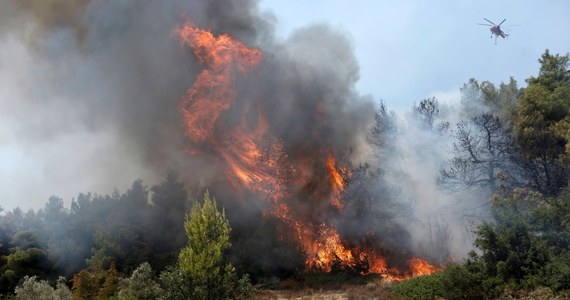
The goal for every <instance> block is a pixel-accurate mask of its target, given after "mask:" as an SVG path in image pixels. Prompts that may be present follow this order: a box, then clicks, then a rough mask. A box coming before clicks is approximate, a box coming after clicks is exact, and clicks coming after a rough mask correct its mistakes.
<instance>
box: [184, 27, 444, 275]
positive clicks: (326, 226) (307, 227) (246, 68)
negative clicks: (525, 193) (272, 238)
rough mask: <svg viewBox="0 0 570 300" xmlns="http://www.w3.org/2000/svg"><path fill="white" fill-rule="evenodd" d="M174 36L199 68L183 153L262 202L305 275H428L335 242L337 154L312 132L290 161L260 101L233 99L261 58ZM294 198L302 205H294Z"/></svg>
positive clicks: (340, 168)
mask: <svg viewBox="0 0 570 300" xmlns="http://www.w3.org/2000/svg"><path fill="white" fill-rule="evenodd" d="M176 34H177V37H178V39H179V40H180V42H181V43H182V44H183V45H186V46H188V47H190V48H191V49H192V50H193V54H194V55H195V57H196V58H197V59H198V61H199V62H200V63H201V64H202V66H203V70H202V71H201V72H200V73H199V74H198V76H197V78H196V81H195V82H194V84H193V85H192V86H191V87H190V89H189V90H188V92H187V94H186V95H185V97H183V99H182V101H181V104H180V110H181V115H182V117H183V121H184V129H185V134H186V136H187V137H188V138H189V139H190V140H191V142H192V143H191V146H190V147H191V149H190V152H191V153H192V154H194V155H204V156H207V157H208V158H209V159H212V160H214V161H216V162H217V163H221V165H222V166H223V168H224V172H225V174H226V177H227V180H228V181H229V182H230V183H231V185H232V186H233V188H234V189H235V190H236V191H242V190H247V191H249V192H252V193H254V194H256V195H257V196H258V197H260V198H262V199H264V200H266V201H267V203H268V204H269V206H268V207H269V208H268V209H267V211H266V213H268V214H272V215H274V216H276V217H277V218H279V219H281V220H282V221H283V222H284V223H285V224H287V225H288V226H289V227H290V229H291V230H288V232H287V233H286V234H285V236H284V238H285V239H288V240H290V241H292V242H294V243H298V244H299V245H300V246H301V247H302V249H303V250H304V251H305V253H306V255H307V260H306V267H307V269H312V270H323V271H330V270H331V268H332V266H333V264H334V263H339V262H340V264H342V265H344V266H347V267H353V266H355V265H356V264H357V263H359V262H365V263H366V264H367V265H368V266H369V271H368V273H382V274H384V275H386V276H388V277H389V278H393V279H398V278H405V277H406V276H411V275H419V274H429V273H431V272H434V271H435V267H433V266H431V265H430V264H429V263H427V262H426V261H423V260H421V259H417V258H411V259H410V262H409V266H408V267H407V268H406V270H398V269H394V268H389V267H388V265H389V258H387V257H384V256H383V255H381V254H380V253H381V252H380V251H378V250H377V249H374V248H372V247H366V248H365V247H362V246H355V244H354V243H353V244H351V243H349V242H348V241H346V240H344V239H343V237H342V236H341V234H339V231H338V229H337V228H336V224H335V222H334V221H331V220H329V218H327V214H330V213H335V214H340V213H342V212H343V210H344V208H345V203H344V201H343V192H344V191H345V189H346V188H347V185H348V180H349V179H350V176H351V172H350V169H349V167H348V166H349V164H348V163H346V162H343V161H340V160H339V157H342V156H336V154H337V153H336V152H337V151H340V150H338V149H334V147H332V146H331V145H330V144H329V143H327V142H322V141H324V140H325V139H324V138H321V137H320V136H318V134H319V132H316V133H315V136H316V138H315V140H316V141H317V143H320V146H317V148H318V150H316V151H315V152H316V153H302V151H298V149H293V150H295V152H294V153H295V154H294V155H290V154H291V153H289V151H291V150H292V149H291V148H290V147H292V146H291V145H288V144H287V143H286V141H285V139H283V138H281V137H279V136H276V135H275V134H274V132H273V131H272V128H273V127H272V124H271V120H268V119H267V118H266V116H265V112H264V111H265V110H264V105H267V104H265V103H266V102H264V101H267V99H254V100H251V99H248V101H244V102H243V103H242V102H241V101H242V99H241V98H240V95H239V94H238V93H237V92H236V89H235V85H236V80H237V79H238V78H242V77H247V76H250V74H254V73H255V71H256V69H257V68H259V67H260V66H261V65H262V63H263V59H264V58H263V54H262V53H261V51H260V50H258V49H253V48H248V47H247V46H246V45H244V44H243V43H241V42H240V41H237V40H235V39H233V38H232V37H231V36H229V35H220V36H218V37H215V36H214V35H213V34H211V33H210V32H208V31H205V30H202V29H199V28H198V27H196V26H195V25H194V24H192V23H191V22H188V23H185V24H184V25H183V26H181V27H180V28H178V29H177V30H176ZM240 76H241V77H240ZM252 103H253V104H252ZM317 103H318V105H316V106H315V107H313V108H312V111H314V112H315V117H314V118H315V122H319V123H321V124H322V125H321V126H323V127H326V122H324V121H323V120H322V112H323V107H322V104H321V103H320V102H317ZM230 111H231V113H232V114H233V116H235V115H239V118H238V119H239V121H237V122H236V121H233V122H229V121H227V120H226V119H225V118H224V117H223V116H224V114H228V113H229V112H230ZM234 119H235V118H234ZM308 148H311V147H308ZM300 152H301V153H300ZM299 198H301V199H302V202H301V200H293V199H299ZM300 204H302V206H301V205H300ZM349 245H352V246H349Z"/></svg>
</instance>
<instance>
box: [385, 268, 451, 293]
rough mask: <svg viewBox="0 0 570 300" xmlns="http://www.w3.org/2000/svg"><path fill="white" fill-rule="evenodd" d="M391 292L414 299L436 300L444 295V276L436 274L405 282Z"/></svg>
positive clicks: (394, 287)
mask: <svg viewBox="0 0 570 300" xmlns="http://www.w3.org/2000/svg"><path fill="white" fill-rule="evenodd" d="M390 290H391V291H392V292H393V293H395V294H397V295H401V296H406V297H409V298H412V299H435V297H438V296H441V295H442V274H441V273H434V274H432V275H427V276H418V277H414V278H411V279H408V280H404V281H402V282H400V283H399V284H397V285H395V286H393V287H392V288H391V289H390Z"/></svg>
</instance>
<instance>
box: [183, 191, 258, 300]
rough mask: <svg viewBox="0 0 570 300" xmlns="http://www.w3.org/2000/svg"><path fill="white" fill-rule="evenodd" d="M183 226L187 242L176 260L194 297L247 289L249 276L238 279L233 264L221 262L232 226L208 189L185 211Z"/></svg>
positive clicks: (223, 295)
mask: <svg viewBox="0 0 570 300" xmlns="http://www.w3.org/2000/svg"><path fill="white" fill-rule="evenodd" d="M184 228H185V230H186V234H187V235H188V246H186V247H184V248H183V249H182V251H181V252H180V256H179V261H178V264H179V266H180V269H181V271H182V272H183V273H185V274H186V275H187V276H188V278H189V279H190V280H191V284H192V285H193V298H195V299H214V298H215V299H225V298H235V297H237V296H239V295H241V294H242V293H245V292H247V291H248V289H249V285H250V283H249V279H248V277H247V276H245V277H243V278H241V279H240V278H239V277H238V276H237V274H236V271H235V268H234V266H233V265H232V264H231V263H225V262H224V260H225V259H224V252H225V251H226V250H227V249H228V248H229V247H230V230H231V229H230V225H229V222H228V220H227V219H226V216H225V213H224V212H223V211H222V212H219V211H218V208H217V205H216V202H215V199H210V194H209V193H208V192H206V193H205V194H204V203H203V204H200V203H199V202H196V203H195V204H194V206H193V207H192V211H191V212H190V213H189V214H187V216H186V221H185V222H184Z"/></svg>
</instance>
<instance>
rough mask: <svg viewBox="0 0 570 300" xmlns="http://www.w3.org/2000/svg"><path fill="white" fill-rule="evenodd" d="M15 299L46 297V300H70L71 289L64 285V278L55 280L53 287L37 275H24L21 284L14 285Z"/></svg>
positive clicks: (24, 299)
mask: <svg viewBox="0 0 570 300" xmlns="http://www.w3.org/2000/svg"><path fill="white" fill-rule="evenodd" d="M15 294H16V299H22V300H29V299H46V300H71V291H70V290H69V288H68V287H67V285H65V278H63V277H60V278H59V279H58V280H57V284H56V288H55V289H54V288H53V287H51V286H50V285H49V283H48V282H47V281H45V280H38V278H37V277H35V276H32V277H29V276H25V277H24V280H23V281H22V283H21V284H19V285H18V286H17V287H16V291H15Z"/></svg>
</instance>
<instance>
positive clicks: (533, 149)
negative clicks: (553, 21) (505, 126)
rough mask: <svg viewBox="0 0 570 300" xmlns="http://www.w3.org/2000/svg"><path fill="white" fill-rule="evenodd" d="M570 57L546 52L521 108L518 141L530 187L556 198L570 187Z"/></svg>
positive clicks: (525, 92)
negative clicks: (568, 146)
mask: <svg viewBox="0 0 570 300" xmlns="http://www.w3.org/2000/svg"><path fill="white" fill-rule="evenodd" d="M569 60H570V56H569V55H568V54H566V55H563V56H561V55H558V54H556V55H552V54H550V52H549V51H548V50H546V51H545V52H544V54H543V55H542V57H541V59H539V62H540V64H541V66H540V72H539V75H538V77H531V78H529V79H528V80H527V83H528V86H527V88H526V89H525V90H524V92H523V96H522V99H521V103H520V105H519V107H518V116H517V119H516V124H515V141H516V144H517V146H518V149H519V155H520V157H521V161H522V162H523V165H524V167H525V168H524V169H525V171H526V175H527V178H528V180H529V185H530V187H532V188H533V189H536V190H538V191H540V192H542V193H543V194H546V195H557V194H558V193H559V192H560V189H561V188H562V187H565V186H566V185H567V184H568V152H567V151H566V150H567V149H568V148H567V145H568V138H569V137H570V72H569V70H568V63H569Z"/></svg>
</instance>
